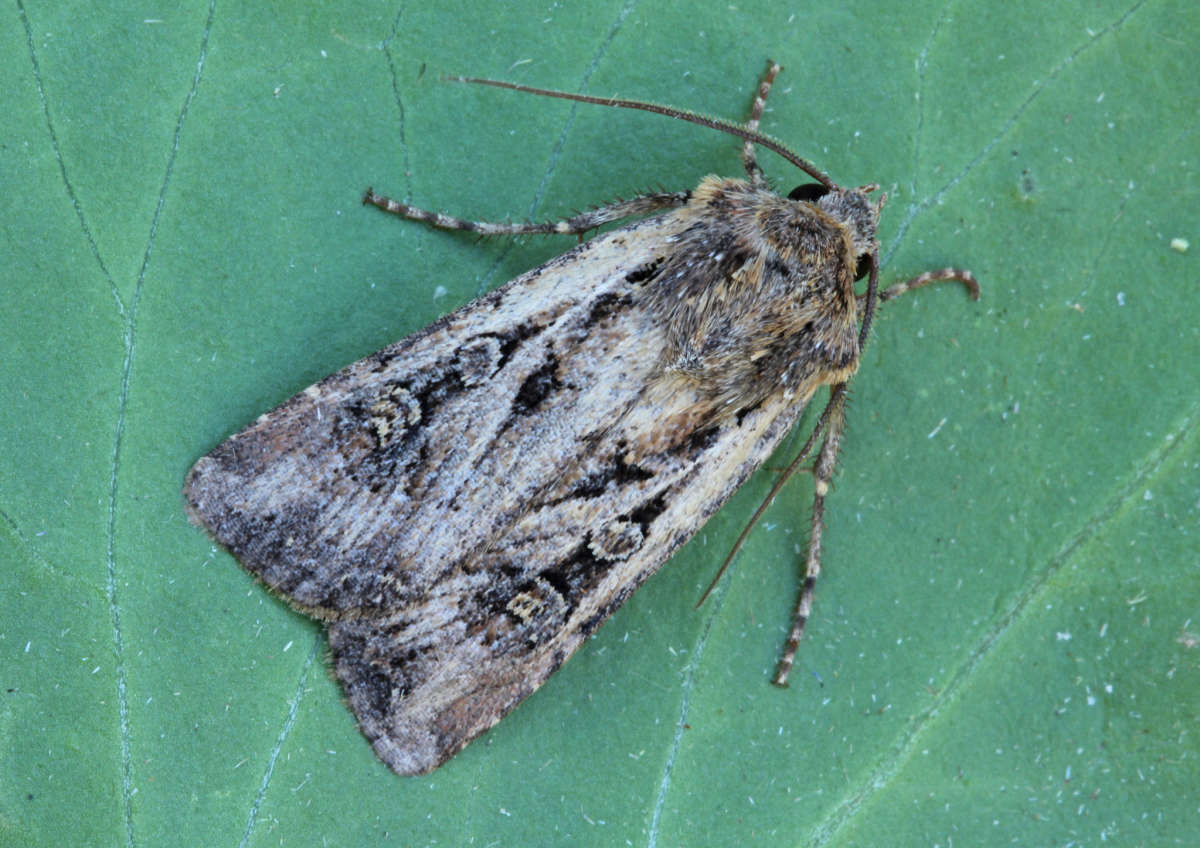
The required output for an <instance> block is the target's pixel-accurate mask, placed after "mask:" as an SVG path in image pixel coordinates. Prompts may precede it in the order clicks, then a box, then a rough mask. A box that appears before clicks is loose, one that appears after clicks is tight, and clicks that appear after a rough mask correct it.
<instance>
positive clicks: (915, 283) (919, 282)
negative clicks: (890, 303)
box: [858, 268, 979, 305]
mask: <svg viewBox="0 0 1200 848" xmlns="http://www.w3.org/2000/svg"><path fill="white" fill-rule="evenodd" d="M941 280H958V281H959V282H960V283H962V284H963V285H964V286H966V287H967V291H968V292H969V293H970V295H971V300H979V282H978V281H977V280H976V279H975V275H974V274H972V273H971V272H970V271H965V270H963V269H961V268H942V269H940V270H938V271H926V272H925V273H924V274H918V275H917V276H915V277H913V278H912V279H911V280H905V281H904V282H902V283H896V284H895V285H892V286H888V287H887V288H886V289H884V290H883V291H881V292H880V293H879V302H880V303H883V302H884V301H887V300H892V299H893V298H897V297H899V296H900V295H902V294H904V293H905V292H910V291H912V290H913V289H919V288H922V287H923V286H927V285H929V284H930V283H936V282H939V281H941ZM866 297H867V296H866V295H865V294H860V295H858V303H859V304H860V305H861V304H862V303H863V301H864V300H866Z"/></svg>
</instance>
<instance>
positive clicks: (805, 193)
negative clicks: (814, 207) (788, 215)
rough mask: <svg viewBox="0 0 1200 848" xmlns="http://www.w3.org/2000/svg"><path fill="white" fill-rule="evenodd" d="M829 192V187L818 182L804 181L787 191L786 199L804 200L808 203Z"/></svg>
mask: <svg viewBox="0 0 1200 848" xmlns="http://www.w3.org/2000/svg"><path fill="white" fill-rule="evenodd" d="M827 194H829V189H828V188H827V187H825V186H823V185H821V184H820V183H805V184H804V185H800V186H796V187H795V188H794V189H792V190H791V191H790V192H788V200H806V201H808V202H809V203H811V202H813V201H814V200H817V199H818V198H821V197H824V196H825V195H827Z"/></svg>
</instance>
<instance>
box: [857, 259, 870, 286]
mask: <svg viewBox="0 0 1200 848" xmlns="http://www.w3.org/2000/svg"><path fill="white" fill-rule="evenodd" d="M870 273H871V254H869V253H864V254H863V255H862V256H860V257H858V261H856V262H855V263H854V282H856V283H857V282H858V281H859V280H861V279H862V278H863V277H865V276H867V274H870Z"/></svg>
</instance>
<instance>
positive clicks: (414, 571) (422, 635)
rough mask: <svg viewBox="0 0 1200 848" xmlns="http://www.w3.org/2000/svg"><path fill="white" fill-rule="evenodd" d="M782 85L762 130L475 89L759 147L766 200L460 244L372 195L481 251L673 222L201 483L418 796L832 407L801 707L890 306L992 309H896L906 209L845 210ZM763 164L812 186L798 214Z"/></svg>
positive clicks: (655, 209)
mask: <svg viewBox="0 0 1200 848" xmlns="http://www.w3.org/2000/svg"><path fill="white" fill-rule="evenodd" d="M778 71H779V66H778V65H775V64H773V63H771V64H770V65H769V67H768V69H767V71H766V73H765V74H764V76H763V78H762V80H761V82H760V84H759V87H758V89H757V92H756V96H755V98H754V100H753V105H752V108H751V111H750V118H749V120H748V121H747V123H745V124H737V123H734V122H730V121H723V120H719V119H712V118H707V117H704V116H701V115H697V114H695V113H692V112H686V111H683V110H679V109H673V108H669V107H665V106H658V105H655V104H650V103H644V102H640V101H630V100H619V99H606V98H596V97H589V96H584V95H575V94H567V93H563V92H555V91H547V90H543V89H534V88H530V87H527V86H521V85H515V84H511V83H503V82H497V81H492V80H479V79H463V80H462V81H465V82H476V83H483V84H487V85H494V86H498V87H502V88H509V89H515V90H518V91H527V92H532V93H535V94H541V95H546V96H551V97H562V98H566V99H570V100H578V101H582V102H587V103H598V104H601V105H607V106H617V107H625V108H635V109H644V110H648V111H652V112H657V113H660V114H663V115H667V116H670V117H674V118H681V119H683V120H687V121H691V122H693V123H697V124H701V125H704V126H708V127H711V128H714V129H718V130H720V131H723V132H726V133H729V134H731V135H734V136H737V137H739V138H741V139H742V140H743V149H742V159H743V161H744V164H745V168H746V174H747V178H746V179H724V178H718V177H714V176H709V177H706V178H704V179H703V180H702V181H701V182H700V184H699V185H698V186H697V187H696V188H695V189H693V190H692V191H682V192H669V193H668V192H660V193H653V194H647V195H643V196H640V197H636V198H634V199H632V200H624V201H619V202H617V203H613V204H611V205H609V206H605V207H601V208H597V209H595V210H593V211H590V212H586V213H583V214H579V215H576V216H574V217H571V218H567V219H565V220H561V221H557V222H548V223H540V224H537V223H535V224H493V223H482V222H474V221H465V220H461V219H458V218H452V217H449V216H446V215H442V214H437V213H433V212H427V211H425V210H422V209H418V208H415V207H412V206H408V205H407V204H404V203H399V202H397V201H394V200H389V199H387V198H384V197H380V196H378V195H376V194H375V193H373V192H372V191H371V190H369V189H368V191H367V193H366V196H365V197H364V199H363V200H364V203H371V204H374V205H376V206H378V207H380V208H382V209H384V210H386V211H388V212H393V213H396V214H399V215H402V216H405V217H408V218H413V219H416V220H419V221H425V222H427V223H429V224H432V225H434V226H437V227H443V228H447V229H453V230H467V231H473V232H476V233H481V234H485V235H493V234H496V235H499V234H520V233H547V234H553V233H563V234H571V233H574V234H579V235H580V237H582V234H583V233H586V232H588V231H591V230H594V229H596V228H597V227H599V226H600V225H602V224H606V223H609V222H613V221H618V220H621V219H625V218H628V217H630V216H637V215H646V214H650V213H653V214H652V215H651V216H650V217H645V218H642V219H641V220H638V221H636V222H635V223H629V224H626V225H625V226H621V227H619V228H617V229H612V230H609V231H608V232H605V233H603V234H601V235H598V236H596V237H595V238H593V239H591V240H590V241H587V242H584V243H582V244H580V245H578V246H577V247H575V248H574V249H573V250H570V251H568V252H566V253H564V254H562V255H561V256H558V257H557V258H555V259H551V260H550V261H549V262H547V263H546V264H545V265H542V266H541V267H539V268H535V269H533V270H532V271H529V272H528V273H526V274H523V275H521V276H520V277H517V278H516V279H514V280H512V281H510V282H508V283H506V284H505V285H503V286H501V287H500V288H498V289H496V290H495V291H492V292H491V293H490V294H487V295H484V296H483V297H481V298H479V299H478V300H476V301H474V302H472V303H469V304H467V305H466V306H464V307H462V308H461V309H459V310H457V311H455V312H453V313H451V314H449V315H447V316H445V317H444V318H442V319H440V320H438V321H435V322H434V323H433V324H431V325H429V326H428V327H426V328H425V329H423V330H421V331H419V332H417V333H414V334H413V335H411V336H409V337H408V338H406V339H403V340H401V341H399V342H396V343H395V344H393V345H391V346H390V347H387V348H384V349H383V350H381V351H379V352H378V353H376V354H375V355H373V356H370V357H367V358H366V359H363V360H361V361H359V362H356V363H354V364H353V365H350V366H348V367H347V368H345V369H344V370H342V371H339V372H338V373H336V374H334V375H332V376H330V377H327V378H326V379H324V380H322V381H321V382H319V383H317V384H316V385H314V386H310V387H309V388H307V389H305V390H304V391H303V392H301V393H300V394H298V395H296V396H295V397H293V398H292V399H290V400H288V401H286V402H285V403H284V404H283V405H282V406H280V407H279V408H277V409H275V410H273V411H271V412H268V413H267V414H265V415H263V416H261V417H260V418H259V419H258V420H257V421H255V422H254V423H253V424H252V425H250V426H249V427H248V428H246V429H245V430H243V431H242V432H240V433H238V434H237V435H235V436H232V437H231V438H229V439H228V440H226V441H225V442H223V443H222V444H221V445H219V446H218V447H217V448H216V449H215V450H214V451H213V452H212V453H210V454H208V455H207V456H205V457H203V458H202V459H200V460H199V461H198V462H197V463H196V465H195V466H194V467H193V468H192V470H191V471H190V473H189V474H188V476H187V481H186V484H185V487H184V494H185V497H186V499H187V507H188V512H189V514H190V516H191V518H192V520H193V521H194V522H196V523H197V524H200V525H203V526H204V527H206V528H208V530H210V531H211V532H212V534H213V535H214V536H215V537H216V539H217V540H218V541H219V542H221V543H222V544H223V545H224V546H225V547H226V548H228V549H229V550H230V551H231V552H232V553H233V554H234V555H235V556H236V557H237V558H238V559H239V560H241V562H242V564H243V565H244V566H245V567H246V569H248V570H249V571H250V572H251V573H253V574H254V575H255V576H257V577H258V578H260V579H261V580H262V581H263V582H264V583H265V584H266V585H267V586H269V587H270V588H271V589H272V590H274V591H275V592H277V593H279V594H280V595H282V596H283V597H284V598H285V599H286V600H287V601H289V602H290V603H291V604H293V605H294V606H296V607H298V608H299V609H301V610H303V611H304V612H306V613H308V614H310V615H312V616H314V617H316V618H318V619H320V620H322V621H324V622H325V623H326V624H327V625H328V628H329V647H330V651H331V654H332V662H333V669H334V672H335V673H336V675H337V677H338V679H339V680H340V681H341V683H342V685H343V687H344V688H345V693H346V698H347V700H348V701H349V704H350V707H351V709H353V710H354V713H355V715H356V716H357V717H358V721H359V724H360V726H361V728H362V731H363V733H364V734H365V735H366V736H367V738H368V739H370V741H371V743H372V744H373V745H374V747H375V751H376V752H377V753H378V755H379V756H380V758H382V759H383V761H384V762H385V763H387V764H388V765H389V766H390V767H391V768H392V769H394V770H395V771H396V772H398V773H400V774H424V773H426V772H429V771H432V770H433V769H435V768H437V766H439V765H441V764H442V763H443V762H445V761H446V760H447V759H449V758H450V757H451V756H453V755H454V754H455V753H457V752H458V751H459V750H460V749H462V748H463V746H465V745H466V744H467V743H468V742H470V741H471V740H472V739H474V738H475V737H476V736H478V735H479V734H480V733H482V732H484V731H485V730H487V729H488V728H489V727H491V726H492V725H494V724H495V723H496V722H497V721H499V720H500V719H501V718H502V717H503V716H504V715H505V714H507V713H508V711H509V710H511V709H512V708H513V707H515V706H516V705H517V704H518V703H519V702H520V701H521V700H522V699H523V698H525V696H527V695H529V694H530V693H531V692H533V691H534V690H535V689H537V688H538V687H539V686H540V685H542V683H543V682H544V681H545V680H546V678H547V677H549V676H550V675H551V674H552V673H553V672H554V671H555V670H556V669H558V667H559V666H560V665H562V663H563V662H564V661H565V660H566V659H567V658H568V657H569V656H571V654H572V653H573V652H574V651H575V650H576V649H577V648H578V647H579V646H580V644H581V643H582V642H583V641H584V640H585V639H587V638H588V636H590V635H591V634H592V632H593V631H595V629H596V628H597V627H598V626H599V625H600V624H601V623H602V622H603V621H604V620H605V619H607V618H608V617H609V615H611V614H612V612H613V611H614V610H615V609H616V608H617V607H619V606H620V605H621V604H622V603H623V602H624V601H625V599H626V598H628V597H629V596H630V594H632V593H633V591H634V590H635V589H637V588H638V586H640V585H641V584H642V583H643V582H644V581H645V580H646V578H647V577H649V576H650V575H651V574H653V573H654V572H655V571H656V570H657V569H658V568H659V566H661V565H662V564H663V563H664V562H665V561H666V560H667V559H668V558H669V557H670V556H671V555H672V554H673V553H674V552H675V551H676V550H677V549H678V548H679V547H680V546H681V545H682V544H683V543H684V542H686V541H687V540H688V539H689V538H691V537H692V536H693V535H694V534H695V533H696V531H697V530H699V529H700V527H701V526H703V524H704V523H705V521H707V520H708V518H709V517H710V516H711V515H712V514H713V513H714V512H716V510H717V509H718V508H719V507H720V506H721V505H722V504H723V503H724V502H725V501H726V500H727V499H728V498H729V497H730V496H731V495H732V494H733V492H734V491H735V490H736V489H737V488H738V487H739V486H740V485H741V484H742V483H743V481H745V480H746V478H747V477H748V476H749V475H750V473H751V472H753V471H754V470H755V469H757V468H758V467H759V466H760V465H762V464H763V462H764V461H765V460H766V459H767V457H769V456H770V455H771V452H772V451H773V450H774V449H775V447H776V446H777V445H778V444H779V442H780V441H781V440H782V439H783V437H784V436H785V435H786V434H787V433H788V432H789V431H790V430H791V429H792V426H793V425H794V424H795V423H796V421H797V419H798V418H799V416H800V414H801V412H803V410H804V408H805V406H806V404H807V403H808V402H809V400H810V398H811V397H812V396H813V393H814V392H815V391H816V390H817V389H818V388H819V387H821V386H824V385H828V386H831V391H830V397H829V401H828V404H827V405H826V407H825V409H824V412H823V413H822V414H821V416H820V417H819V419H818V421H817V423H816V425H815V427H814V429H813V432H812V434H811V436H810V437H809V439H808V444H807V445H806V446H805V448H804V450H803V451H802V452H801V455H800V456H798V457H797V459H796V461H795V462H794V463H793V464H792V468H791V469H789V470H794V469H796V468H797V467H799V463H800V462H801V461H802V459H803V457H804V456H805V455H807V454H808V453H809V452H810V451H811V449H812V448H813V446H815V445H816V444H817V443H818V441H819V442H820V449H819V451H818V452H817V455H816V458H815V461H814V462H813V465H812V469H811V470H812V471H813V474H814V477H815V481H816V482H815V496H814V503H813V513H812V522H811V531H810V537H809V548H808V554H807V562H806V567H805V574H804V577H803V579H802V581H801V585H800V588H799V591H798V601H797V604H796V612H795V618H794V623H793V626H792V631H791V634H790V635H789V637H788V640H787V645H786V647H785V648H784V651H783V656H782V659H781V660H780V663H779V668H778V670H777V672H776V676H775V681H774V682H775V683H777V684H780V685H784V684H786V682H787V676H788V672H789V670H790V668H791V665H792V660H793V657H794V655H795V652H796V646H797V643H798V641H799V640H800V637H801V634H802V632H803V628H804V624H805V621H806V619H807V617H808V614H809V611H810V609H811V605H812V598H813V586H814V584H815V581H816V579H817V576H818V573H819V571H820V548H821V529H822V517H823V511H824V500H825V496H826V493H827V491H828V488H829V484H830V480H831V478H832V475H833V471H834V465H835V462H836V458H837V452H838V445H839V441H840V439H841V435H842V430H843V419H844V410H845V403H846V386H847V381H848V380H849V379H850V377H851V375H853V374H854V372H855V370H856V369H857V367H858V364H859V357H860V352H861V350H862V347H863V344H864V343H865V341H866V339H867V336H868V332H869V329H870V325H871V318H872V315H873V313H874V310H875V306H876V303H877V302H881V301H884V300H888V299H890V298H892V297H895V296H897V295H899V294H901V293H903V292H905V291H907V290H910V289H913V288H916V287H919V286H922V285H925V284H926V283H929V282H932V281H934V280H949V279H954V280H959V281H961V282H962V283H964V284H965V285H966V286H967V287H968V289H969V291H970V293H971V294H972V296H974V297H978V294H979V289H978V285H977V284H976V282H975V280H974V278H973V277H972V276H971V275H970V274H969V273H968V272H966V271H960V270H955V269H952V268H948V269H944V270H942V271H935V272H930V273H926V274H922V275H921V276H919V277H915V278H913V279H912V280H909V281H908V282H905V283H900V284H898V285H895V286H892V287H891V288H889V289H887V290H885V291H882V292H879V291H877V279H878V273H879V246H878V242H877V241H876V234H875V231H876V226H877V223H878V219H879V213H880V210H881V209H882V207H883V203H884V200H885V199H886V196H881V197H880V198H879V199H878V200H876V201H872V200H871V199H869V197H868V195H869V194H871V193H872V192H874V191H877V190H878V186H876V185H868V186H863V187H861V188H842V187H840V186H838V185H837V184H836V183H834V182H833V180H832V179H831V178H830V177H828V176H827V175H826V174H824V173H823V172H821V171H820V170H818V169H817V168H816V167H815V166H813V165H812V164H811V163H809V162H807V161H805V160H804V159H802V158H800V157H799V156H797V155H796V154H795V153H792V152H791V151H790V150H788V149H787V148H786V147H784V146H783V145H782V144H781V143H780V142H778V141H776V140H775V139H773V138H771V137H769V136H767V135H764V134H762V133H760V132H759V131H758V123H759V120H760V118H761V115H762V111H763V105H764V102H765V98H766V97H767V94H768V92H769V90H770V87H771V83H772V81H773V80H774V78H775V75H776V74H777V73H778ZM756 145H757V146H760V147H765V148H767V149H769V150H772V151H774V152H776V153H778V154H779V155H781V156H782V157H783V158H785V159H787V160H788V161H789V162H791V163H792V164H793V165H796V166H797V167H799V168H800V169H801V170H803V171H804V172H806V173H807V174H808V175H809V176H811V177H812V178H813V179H814V180H816V182H815V183H810V184H806V185H802V186H800V187H799V188H797V189H795V190H794V191H792V192H791V193H790V194H789V195H788V196H787V197H783V196H780V195H778V194H776V193H775V192H774V191H772V189H771V188H770V186H769V185H768V184H767V182H766V180H765V178H764V177H763V174H762V171H761V169H760V168H759V166H758V164H757V161H756V157H755V146H756ZM864 276H866V277H868V278H869V279H868V283H867V286H866V291H865V293H863V294H857V293H856V291H855V282H856V280H858V279H861V278H862V277H864ZM783 479H786V476H785V477H784V478H782V479H781V480H780V484H782V481H783ZM772 494H774V493H772ZM768 500H769V499H768ZM764 505H765V504H764ZM760 512H761V510H760ZM756 517H757V516H756ZM752 523H753V522H752ZM739 544H740V543H739ZM735 550H736V548H735ZM730 556H732V554H731V555H730Z"/></svg>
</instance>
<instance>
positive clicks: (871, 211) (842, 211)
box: [817, 188, 879, 257]
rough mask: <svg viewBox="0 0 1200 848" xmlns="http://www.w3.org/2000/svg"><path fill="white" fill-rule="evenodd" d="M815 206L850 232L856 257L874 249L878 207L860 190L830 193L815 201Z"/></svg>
mask: <svg viewBox="0 0 1200 848" xmlns="http://www.w3.org/2000/svg"><path fill="white" fill-rule="evenodd" d="M817 206H818V208H820V209H821V211H823V212H825V213H826V214H828V215H829V216H830V217H832V218H834V219H835V220H836V221H838V222H839V223H840V224H842V225H844V226H845V227H846V229H847V230H849V231H850V240H851V242H852V243H853V245H854V255H855V256H856V257H857V256H862V255H863V254H864V253H870V252H871V251H872V250H873V249H874V247H875V230H876V228H877V227H878V225H879V206H877V205H876V204H874V203H872V202H871V199H870V198H868V197H867V196H866V194H864V193H863V192H862V191H861V190H859V189H856V188H850V189H840V190H838V191H831V192H829V193H828V194H826V195H825V196H824V197H821V198H819V199H818V200H817Z"/></svg>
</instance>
